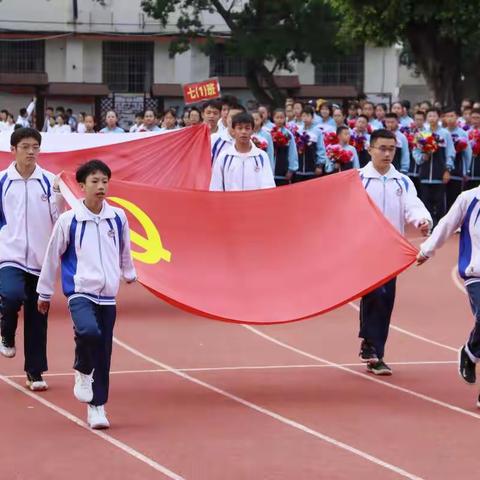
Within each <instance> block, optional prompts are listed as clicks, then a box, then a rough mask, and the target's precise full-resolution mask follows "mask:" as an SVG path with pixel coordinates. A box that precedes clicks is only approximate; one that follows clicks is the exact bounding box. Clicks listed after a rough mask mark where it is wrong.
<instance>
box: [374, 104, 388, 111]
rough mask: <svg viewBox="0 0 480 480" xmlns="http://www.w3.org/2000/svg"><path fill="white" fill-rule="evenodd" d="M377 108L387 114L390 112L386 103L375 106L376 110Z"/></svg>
mask: <svg viewBox="0 0 480 480" xmlns="http://www.w3.org/2000/svg"><path fill="white" fill-rule="evenodd" d="M377 107H380V108H382V109H383V110H384V111H385V112H386V111H387V110H388V108H387V104H386V103H377V104H376V105H375V108H377Z"/></svg>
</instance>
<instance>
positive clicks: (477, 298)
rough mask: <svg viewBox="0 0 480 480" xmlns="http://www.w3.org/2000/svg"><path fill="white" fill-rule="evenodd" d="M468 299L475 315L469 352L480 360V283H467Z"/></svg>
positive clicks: (469, 340) (469, 341)
mask: <svg viewBox="0 0 480 480" xmlns="http://www.w3.org/2000/svg"><path fill="white" fill-rule="evenodd" d="M466 288H467V293H468V299H469V300H470V307H471V308H472V312H473V316H474V317H475V325H474V326H473V330H472V331H471V333H470V337H469V339H468V342H467V349H468V352H469V353H470V354H471V355H472V356H474V357H475V358H476V359H477V361H478V360H480V283H471V284H470V285H467V287H466Z"/></svg>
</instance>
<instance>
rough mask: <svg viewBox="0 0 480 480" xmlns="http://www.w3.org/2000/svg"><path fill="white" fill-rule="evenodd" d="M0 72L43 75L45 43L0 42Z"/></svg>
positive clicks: (41, 41)
mask: <svg viewBox="0 0 480 480" xmlns="http://www.w3.org/2000/svg"><path fill="white" fill-rule="evenodd" d="M0 72H2V73H43V72H45V42H44V41H43V40H40V41H34V42H31V41H28V42H24V41H21V42H20V41H6V42H4V41H1V42H0Z"/></svg>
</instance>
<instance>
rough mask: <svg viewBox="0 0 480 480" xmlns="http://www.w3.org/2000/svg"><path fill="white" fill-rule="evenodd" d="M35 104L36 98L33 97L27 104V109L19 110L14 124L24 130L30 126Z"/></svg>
mask: <svg viewBox="0 0 480 480" xmlns="http://www.w3.org/2000/svg"><path fill="white" fill-rule="evenodd" d="M36 103H37V97H33V98H32V101H31V102H30V103H29V104H28V107H27V108H21V109H20V112H19V115H18V117H17V121H16V124H17V125H21V126H22V127H24V128H28V127H31V126H32V115H33V112H34V110H35V105H36Z"/></svg>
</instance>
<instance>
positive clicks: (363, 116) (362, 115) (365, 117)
mask: <svg viewBox="0 0 480 480" xmlns="http://www.w3.org/2000/svg"><path fill="white" fill-rule="evenodd" d="M359 118H364V119H365V120H366V121H367V122H368V117H367V116H366V115H364V114H363V113H362V114H360V115H359V116H358V117H357V120H358V119H359Z"/></svg>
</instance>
